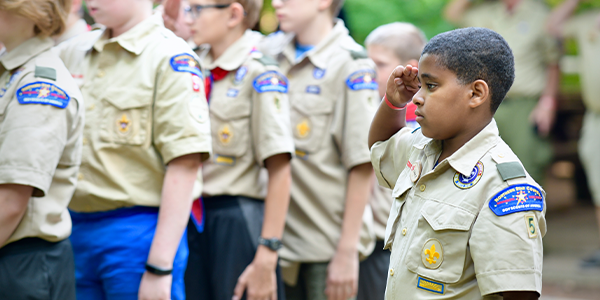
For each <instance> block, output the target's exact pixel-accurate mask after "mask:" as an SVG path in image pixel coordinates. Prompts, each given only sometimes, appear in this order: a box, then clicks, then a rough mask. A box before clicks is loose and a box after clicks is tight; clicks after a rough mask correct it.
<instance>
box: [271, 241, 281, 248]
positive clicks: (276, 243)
mask: <svg viewBox="0 0 600 300" xmlns="http://www.w3.org/2000/svg"><path fill="white" fill-rule="evenodd" d="M282 246H283V243H282V242H281V241H280V240H278V239H271V249H274V250H278V249H279V248H281V247H282Z"/></svg>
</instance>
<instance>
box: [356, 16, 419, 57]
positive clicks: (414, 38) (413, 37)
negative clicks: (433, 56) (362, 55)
mask: <svg viewBox="0 0 600 300" xmlns="http://www.w3.org/2000/svg"><path fill="white" fill-rule="evenodd" d="M426 43H427V38H426V37H425V34H424V33H423V31H421V29H419V28H417V27H416V26H415V25H413V24H410V23H404V22H394V23H390V24H385V25H381V26H379V27H377V28H375V30H373V31H371V33H369V35H368V36H367V39H366V40H365V45H367V46H369V45H379V46H383V47H385V48H387V49H389V50H392V51H393V52H394V54H395V55H396V57H397V58H398V59H399V60H400V61H402V62H407V61H409V60H411V59H416V60H419V57H421V51H423V47H425V44H426Z"/></svg>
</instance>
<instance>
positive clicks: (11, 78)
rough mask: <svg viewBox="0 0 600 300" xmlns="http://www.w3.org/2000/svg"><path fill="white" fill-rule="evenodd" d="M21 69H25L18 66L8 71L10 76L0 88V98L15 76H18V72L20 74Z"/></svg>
mask: <svg viewBox="0 0 600 300" xmlns="http://www.w3.org/2000/svg"><path fill="white" fill-rule="evenodd" d="M23 70H25V68H19V69H16V70H13V71H12V72H10V78H9V79H8V82H6V85H5V86H4V87H3V88H2V89H0V98H2V97H3V96H4V94H5V93H6V91H7V90H8V89H9V88H10V87H11V86H12V84H13V83H14V82H15V80H16V79H17V76H19V74H21V72H23Z"/></svg>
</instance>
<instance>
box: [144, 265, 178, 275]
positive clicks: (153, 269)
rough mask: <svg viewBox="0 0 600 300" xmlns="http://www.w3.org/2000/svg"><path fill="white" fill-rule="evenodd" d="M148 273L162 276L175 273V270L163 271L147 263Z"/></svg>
mask: <svg viewBox="0 0 600 300" xmlns="http://www.w3.org/2000/svg"><path fill="white" fill-rule="evenodd" d="M146 271H148V272H150V273H152V274H154V275H160V276H164V275H170V274H171V273H173V269H162V268H159V267H157V266H153V265H151V264H149V263H146Z"/></svg>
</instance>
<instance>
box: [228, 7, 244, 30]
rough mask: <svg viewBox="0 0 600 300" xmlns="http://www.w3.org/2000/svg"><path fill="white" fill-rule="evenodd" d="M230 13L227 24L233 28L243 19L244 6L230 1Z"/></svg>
mask: <svg viewBox="0 0 600 300" xmlns="http://www.w3.org/2000/svg"><path fill="white" fill-rule="evenodd" d="M230 11H231V14H230V15H229V21H228V22H227V25H228V26H229V28H234V27H236V26H237V25H238V24H240V23H242V22H243V21H244V14H245V13H244V7H243V6H242V5H241V4H239V3H238V2H233V3H231V10H230Z"/></svg>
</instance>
